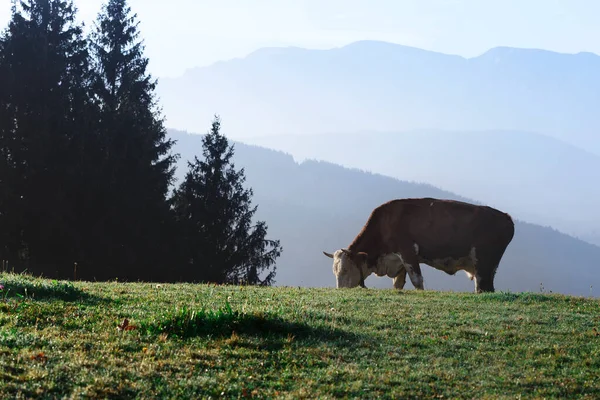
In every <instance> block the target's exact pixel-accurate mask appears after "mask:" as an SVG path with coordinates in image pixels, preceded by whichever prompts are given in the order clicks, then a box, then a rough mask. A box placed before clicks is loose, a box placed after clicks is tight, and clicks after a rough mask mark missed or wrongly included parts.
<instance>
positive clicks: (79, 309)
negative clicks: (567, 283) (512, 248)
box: [0, 273, 600, 399]
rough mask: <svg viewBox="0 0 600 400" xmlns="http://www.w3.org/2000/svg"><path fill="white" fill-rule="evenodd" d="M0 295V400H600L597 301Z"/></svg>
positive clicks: (414, 295)
mask: <svg viewBox="0 0 600 400" xmlns="http://www.w3.org/2000/svg"><path fill="white" fill-rule="evenodd" d="M0 284H3V286H4V288H3V289H2V292H0V293H1V294H2V296H1V298H2V301H0V354H1V355H2V356H1V357H0V398H6V399H8V398H120V399H130V398H173V397H176V398H207V397H211V398H216V397H219V398H244V397H254V398H295V399H298V398H320V399H321V398H322V399H330V398H340V397H350V398H363V399H371V398H373V399H375V398H456V399H462V398H465V399H471V398H478V399H487V398H507V399H508V398H516V397H521V396H522V397H523V398H575V397H576V398H580V399H594V398H598V397H599V396H600V388H599V386H598V385H597V377H598V370H599V368H600V362H599V360H600V352H599V347H598V345H597V341H598V340H600V338H599V337H598V328H599V327H598V314H599V312H600V303H599V302H598V300H591V299H584V298H574V297H566V296H560V295H542V294H535V293H533V294H532V293H524V294H511V293H495V294H481V295H475V294H470V293H469V294H466V293H461V294H456V293H438V292H431V291H425V292H421V291H419V292H417V291H413V290H409V291H403V292H397V291H395V290H372V289H367V290H364V289H351V290H347V289H346V290H337V289H306V288H259V287H239V286H219V287H216V286H214V285H191V284H186V285H155V284H148V283H138V284H133V283H130V284H123V283H90V282H76V283H75V284H73V283H70V282H63V281H50V280H40V279H31V278H28V277H27V276H17V275H9V274H2V273H0ZM565 338H568V340H566V339H565Z"/></svg>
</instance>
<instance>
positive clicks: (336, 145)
mask: <svg viewBox="0 0 600 400" xmlns="http://www.w3.org/2000/svg"><path fill="white" fill-rule="evenodd" d="M245 141H247V142H249V143H253V144H258V145H262V146H265V147H269V148H274V149H277V150H282V151H284V152H287V153H290V154H292V155H293V156H294V157H295V158H296V159H297V160H302V159H306V158H316V159H321V160H325V161H329V162H332V163H336V164H340V165H343V166H353V167H357V168H361V169H367V170H370V171H373V172H376V173H381V174H384V175H387V176H392V177H395V178H398V179H401V180H409V181H420V182H428V183H430V184H432V185H435V186H437V187H441V188H443V189H446V190H451V191H454V192H457V193H462V194H464V195H465V196H467V197H470V198H477V199H480V200H481V201H484V202H486V203H487V204H490V205H493V206H496V207H500V208H508V209H511V210H512V212H513V215H515V216H518V217H519V218H521V219H523V220H527V221H530V222H533V223H536V224H539V225H545V226H547V225H550V226H553V227H555V228H557V229H559V230H561V231H563V232H567V233H569V234H571V235H575V236H578V237H580V238H582V239H585V240H588V241H590V242H591V243H594V244H600V236H599V235H597V234H596V233H595V230H596V227H598V226H600V212H598V207H597V205H598V204H600V187H599V186H597V185H596V184H594V182H600V157H599V156H596V155H595V154H592V153H590V152H587V151H585V150H582V149H580V148H578V147H575V146H572V145H569V144H567V143H565V142H562V141H560V140H558V139H554V138H551V137H548V136H545V135H539V134H535V133H529V132H514V131H498V130H490V131H485V132H466V131H453V132H450V131H434V130H418V131H406V132H360V133H345V134H322V135H296V136H292V135H288V136H283V135H275V136H270V137H257V138H248V139H247V140H245Z"/></svg>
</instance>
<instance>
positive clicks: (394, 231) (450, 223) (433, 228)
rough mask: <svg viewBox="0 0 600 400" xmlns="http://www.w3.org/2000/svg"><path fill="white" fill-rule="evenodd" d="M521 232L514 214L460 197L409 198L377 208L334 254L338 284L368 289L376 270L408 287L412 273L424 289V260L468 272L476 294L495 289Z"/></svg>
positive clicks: (396, 285) (441, 267) (452, 270)
mask: <svg viewBox="0 0 600 400" xmlns="http://www.w3.org/2000/svg"><path fill="white" fill-rule="evenodd" d="M514 232H515V227H514V222H513V220H512V218H511V216H510V215H508V214H506V213H504V212H502V211H499V210H497V209H495V208H492V207H488V206H480V205H475V204H470V203H465V202H461V201H455V200H445V199H435V198H431V197H424V198H406V199H396V200H391V201H388V202H386V203H383V204H381V205H380V206H378V207H376V208H375V209H374V210H373V211H372V212H371V214H370V216H369V218H368V220H367V222H366V224H365V225H364V226H363V228H362V230H361V231H360V232H359V233H358V235H357V236H356V237H355V238H354V240H353V241H352V243H351V244H350V245H349V246H348V247H347V248H344V249H340V250H337V251H336V252H335V253H333V254H331V253H328V252H325V251H323V254H325V255H326V256H327V257H329V258H332V259H333V273H334V275H335V277H336V287H338V288H351V287H356V286H359V285H360V286H361V287H363V288H364V287H365V284H364V281H365V279H366V278H367V277H368V276H369V275H370V274H371V273H375V274H376V275H378V276H385V275H387V276H389V277H390V278H393V279H394V288H396V289H403V288H404V284H405V283H406V274H408V276H409V278H410V281H411V282H412V284H413V286H414V287H415V289H418V290H424V286H423V276H422V274H421V268H420V265H419V264H421V263H422V264H427V265H429V266H431V267H433V268H436V269H438V270H441V271H444V272H445V273H447V274H449V275H454V274H456V272H458V271H460V270H463V271H465V273H466V274H467V276H468V277H469V279H471V280H473V281H474V283H475V292H476V293H481V292H494V290H495V289H494V277H495V275H496V270H497V268H498V265H499V263H500V260H501V258H502V256H503V255H504V252H505V250H506V248H507V247H508V245H509V243H510V242H511V241H512V239H513V236H514Z"/></svg>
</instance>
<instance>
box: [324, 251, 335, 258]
mask: <svg viewBox="0 0 600 400" xmlns="http://www.w3.org/2000/svg"><path fill="white" fill-rule="evenodd" d="M323 254H325V255H326V256H327V257H329V258H333V254H329V253H327V252H323Z"/></svg>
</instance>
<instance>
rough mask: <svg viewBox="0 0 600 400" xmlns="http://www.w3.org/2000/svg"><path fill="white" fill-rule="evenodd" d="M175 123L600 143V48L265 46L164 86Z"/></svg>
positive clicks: (599, 149) (252, 131)
mask: <svg viewBox="0 0 600 400" xmlns="http://www.w3.org/2000/svg"><path fill="white" fill-rule="evenodd" d="M158 93H159V95H160V98H161V102H162V105H163V107H164V111H165V113H166V115H167V118H168V120H167V122H168V125H169V126H171V127H174V128H183V129H190V130H192V131H202V130H203V129H204V127H205V126H206V124H207V121H209V119H210V118H211V117H212V114H214V113H216V112H218V113H219V114H220V115H221V116H222V117H223V119H224V120H225V121H229V126H228V131H229V133H230V134H231V135H233V136H235V137H237V138H242V137H247V136H256V135H266V134H283V133H286V134H306V133H323V132H352V131H357V130H371V131H398V130H412V129H448V130H488V129H500V130H517V131H530V132H538V133H543V134H548V135H551V136H553V137H556V138H559V139H562V140H564V141H566V142H568V143H571V144H574V145H576V146H579V147H581V148H585V149H588V150H590V151H592V152H595V153H596V154H600V138H599V137H598V132H599V131H600V113H598V105H599V104H600V56H597V55H595V54H592V53H578V54H561V53H556V52H551V51H544V50H535V49H516V48H508V47H498V48H493V49H490V50H489V51H487V52H486V53H484V54H482V55H480V56H478V57H474V58H469V59H467V58H463V57H460V56H456V55H447V54H441V53H436V52H431V51H425V50H421V49H417V48H412V47H407V46H402V45H397V44H391V43H385V42H378V41H360V42H355V43H352V44H349V45H347V46H344V47H341V48H333V49H330V50H307V49H301V48H295V47H290V48H265V49H261V50H258V51H256V52H254V53H252V54H250V55H248V56H247V57H245V58H241V59H233V60H229V61H223V62H218V63H215V64H213V65H211V66H208V67H202V68H195V69H191V70H188V71H187V72H186V73H185V74H184V75H183V76H181V77H178V78H172V79H170V78H164V79H161V80H160V82H159V86H158Z"/></svg>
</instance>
